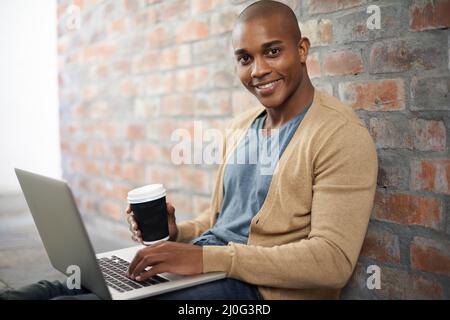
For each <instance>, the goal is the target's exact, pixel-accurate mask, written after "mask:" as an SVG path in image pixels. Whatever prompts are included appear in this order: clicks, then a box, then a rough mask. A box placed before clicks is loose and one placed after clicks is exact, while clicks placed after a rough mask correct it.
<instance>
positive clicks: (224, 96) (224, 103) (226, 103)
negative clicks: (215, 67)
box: [195, 90, 232, 116]
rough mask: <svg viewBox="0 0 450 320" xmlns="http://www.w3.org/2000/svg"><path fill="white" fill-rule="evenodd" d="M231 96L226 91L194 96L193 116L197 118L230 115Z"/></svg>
mask: <svg viewBox="0 0 450 320" xmlns="http://www.w3.org/2000/svg"><path fill="white" fill-rule="evenodd" d="M231 112H232V109H231V94H230V93H229V92H228V90H227V91H212V92H210V93H207V94H203V93H201V94H198V95H196V103H195V114H196V115H197V116H214V115H222V116H224V115H230V114H231Z"/></svg>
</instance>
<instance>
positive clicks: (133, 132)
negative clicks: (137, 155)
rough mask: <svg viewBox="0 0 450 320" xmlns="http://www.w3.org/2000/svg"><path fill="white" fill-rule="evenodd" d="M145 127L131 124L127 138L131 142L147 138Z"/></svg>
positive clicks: (128, 127)
mask: <svg viewBox="0 0 450 320" xmlns="http://www.w3.org/2000/svg"><path fill="white" fill-rule="evenodd" d="M145 132H146V129H145V126H144V125H142V124H129V125H128V126H127V131H126V137H127V139H131V140H140V139H143V138H145Z"/></svg>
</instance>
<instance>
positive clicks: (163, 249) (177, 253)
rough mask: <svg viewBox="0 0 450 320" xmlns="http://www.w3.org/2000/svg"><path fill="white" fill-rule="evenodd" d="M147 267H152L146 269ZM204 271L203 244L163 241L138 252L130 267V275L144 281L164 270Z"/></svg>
mask: <svg viewBox="0 0 450 320" xmlns="http://www.w3.org/2000/svg"><path fill="white" fill-rule="evenodd" d="M147 267H151V268H150V269H149V270H148V271H146V270H145V269H146V268H147ZM202 271H203V248H202V247H201V246H196V245H193V244H186V243H178V242H172V241H162V242H160V243H157V244H156V245H152V246H149V247H146V248H144V249H142V250H139V251H138V252H137V254H136V256H135V257H134V259H133V261H132V262H131V264H130V266H129V268H128V276H129V277H130V278H131V279H135V280H137V281H144V280H145V279H148V278H151V277H153V276H155V275H156V274H158V273H162V272H171V273H176V274H180V275H195V274H200V273H202Z"/></svg>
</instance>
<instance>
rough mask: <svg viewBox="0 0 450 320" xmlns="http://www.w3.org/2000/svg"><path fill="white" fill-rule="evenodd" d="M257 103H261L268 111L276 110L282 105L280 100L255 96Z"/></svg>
mask: <svg viewBox="0 0 450 320" xmlns="http://www.w3.org/2000/svg"><path fill="white" fill-rule="evenodd" d="M256 98H257V99H258V101H259V103H261V104H262V105H263V106H264V107H265V108H268V109H275V108H278V107H279V106H281V105H282V104H283V101H282V100H281V99H275V98H264V97H259V96H256Z"/></svg>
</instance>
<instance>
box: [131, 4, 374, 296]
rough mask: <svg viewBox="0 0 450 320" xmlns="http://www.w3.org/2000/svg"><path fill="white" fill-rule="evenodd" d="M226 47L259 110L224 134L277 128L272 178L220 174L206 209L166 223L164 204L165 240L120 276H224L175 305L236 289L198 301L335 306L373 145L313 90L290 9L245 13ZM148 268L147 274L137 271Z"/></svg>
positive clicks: (303, 41)
mask: <svg viewBox="0 0 450 320" xmlns="http://www.w3.org/2000/svg"><path fill="white" fill-rule="evenodd" d="M232 41H233V47H234V49H235V59H236V69H237V72H238V75H239V77H240V80H241V82H242V84H243V85H244V86H245V87H246V88H247V90H249V91H250V92H251V93H252V94H254V95H255V96H256V97H257V98H258V100H259V101H260V102H261V104H262V105H263V106H264V107H265V108H264V109H262V108H254V109H252V110H250V111H249V112H247V113H245V114H243V115H241V116H240V117H238V118H237V119H236V120H235V122H234V123H233V124H232V125H231V128H245V129H247V128H249V127H250V128H258V123H259V124H262V126H261V127H262V128H264V129H269V130H271V129H279V130H280V131H279V138H280V147H281V150H280V151H281V152H282V153H281V157H280V158H279V163H278V170H279V171H278V172H277V173H276V174H275V175H273V176H272V175H269V176H268V177H267V179H263V178H259V179H258V177H256V175H257V174H258V171H257V170H256V169H257V168H256V169H255V168H254V167H251V166H248V165H247V166H246V165H244V166H242V165H241V167H240V168H239V166H236V165H234V164H229V165H225V166H224V165H221V166H220V167H219V169H218V177H217V180H216V185H215V186H216V187H215V190H214V193H213V197H212V201H211V206H210V208H208V209H207V210H206V211H205V212H204V213H203V214H202V215H200V216H199V217H198V218H196V219H194V220H192V221H187V222H183V223H180V224H178V225H177V224H176V222H175V215H174V212H175V208H174V207H173V206H172V205H170V204H168V212H169V221H170V226H171V227H170V239H171V240H174V241H176V242H165V243H162V244H160V245H157V246H154V247H148V248H145V249H143V250H142V251H141V252H140V253H139V254H138V255H137V256H136V258H135V259H134V261H133V262H132V264H131V266H130V270H129V274H130V276H131V278H136V277H137V278H136V279H138V280H140V279H145V278H147V277H151V276H153V275H154V274H156V273H160V272H167V271H168V272H175V273H179V274H189V275H190V274H198V273H201V272H211V271H224V272H226V273H227V275H228V277H229V279H227V280H222V281H219V282H216V283H212V284H206V285H204V286H200V288H198V287H197V288H195V287H194V288H191V289H187V290H185V292H183V291H181V292H175V293H173V294H169V295H168V296H172V297H174V298H175V297H176V298H186V297H191V298H195V297H197V298H215V297H217V298H231V299H233V298H240V297H241V293H240V292H234V293H233V292H232V293H231V294H228V295H226V294H220V295H217V296H214V295H213V294H214V292H215V291H216V290H211V291H212V294H209V293H208V288H220V287H221V288H223V290H225V291H227V292H229V291H230V290H227V289H229V288H230V287H231V286H238V287H239V288H240V289H241V291H243V292H245V293H246V294H248V289H251V288H254V286H257V288H258V293H259V294H260V295H261V296H262V297H263V298H265V299H310V298H312V299H314V298H315V299H317V298H325V299H330V298H338V297H339V291H340V289H341V288H342V287H343V286H344V285H345V284H346V283H347V281H348V279H349V277H350V276H351V274H352V272H353V270H354V267H355V264H356V261H357V259H358V255H359V252H360V249H361V246H362V243H363V239H364V236H365V233H366V229H367V225H368V221H369V217H370V212H371V208H372V204H373V197H374V193H375V185H376V176H377V158H376V152H375V147H374V144H373V141H372V139H371V137H370V135H369V134H368V132H367V130H366V129H365V128H364V126H363V125H362V124H361V122H360V121H359V119H358V118H357V116H356V115H355V114H354V112H353V111H352V110H351V109H350V108H349V107H347V106H344V105H342V104H341V103H340V102H339V101H338V100H337V99H335V98H333V97H331V96H329V95H327V94H325V93H322V92H318V91H316V90H315V89H314V87H313V86H312V84H311V81H310V79H309V77H308V73H307V68H306V59H307V55H308V50H309V47H310V43H309V40H308V39H307V38H302V36H301V33H300V30H299V28H298V22H297V19H296V17H295V14H294V13H293V12H292V10H291V9H290V8H289V7H287V6H286V5H284V4H281V3H279V2H275V1H260V2H257V3H255V4H253V5H251V6H249V7H247V8H246V9H245V10H244V11H243V12H242V13H241V14H240V16H239V18H238V21H237V24H236V26H235V28H234V30H233V35H232ZM300 122H301V126H300ZM243 141H245V139H243V140H242V141H241V142H240V144H239V145H242V144H244V143H245V142H243ZM251 142H252V141H251ZM255 143H257V142H255ZM286 144H287V145H288V146H286ZM239 145H238V146H237V149H239ZM229 152H233V150H229ZM248 171H253V174H248ZM248 195H250V196H248ZM127 214H128V221H129V222H130V225H131V229H132V231H133V232H134V234H133V239H134V240H136V241H141V239H140V232H139V230H138V229H137V226H136V223H135V221H134V219H133V218H132V215H131V211H130V210H129V209H128V210H127ZM236 221H238V222H237V223H236ZM180 242H191V243H193V244H197V246H195V245H192V244H184V243H180ZM162 255H165V256H164V257H162ZM147 266H152V267H153V268H152V269H150V271H147V272H145V270H144V269H145V268H146V267H147ZM230 279H237V280H240V283H239V284H236V282H235V280H233V281H231V280H230ZM202 287H203V288H202ZM202 292H203V293H202ZM216 294H217V293H216ZM257 297H258V296H257V295H255V298H257Z"/></svg>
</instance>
